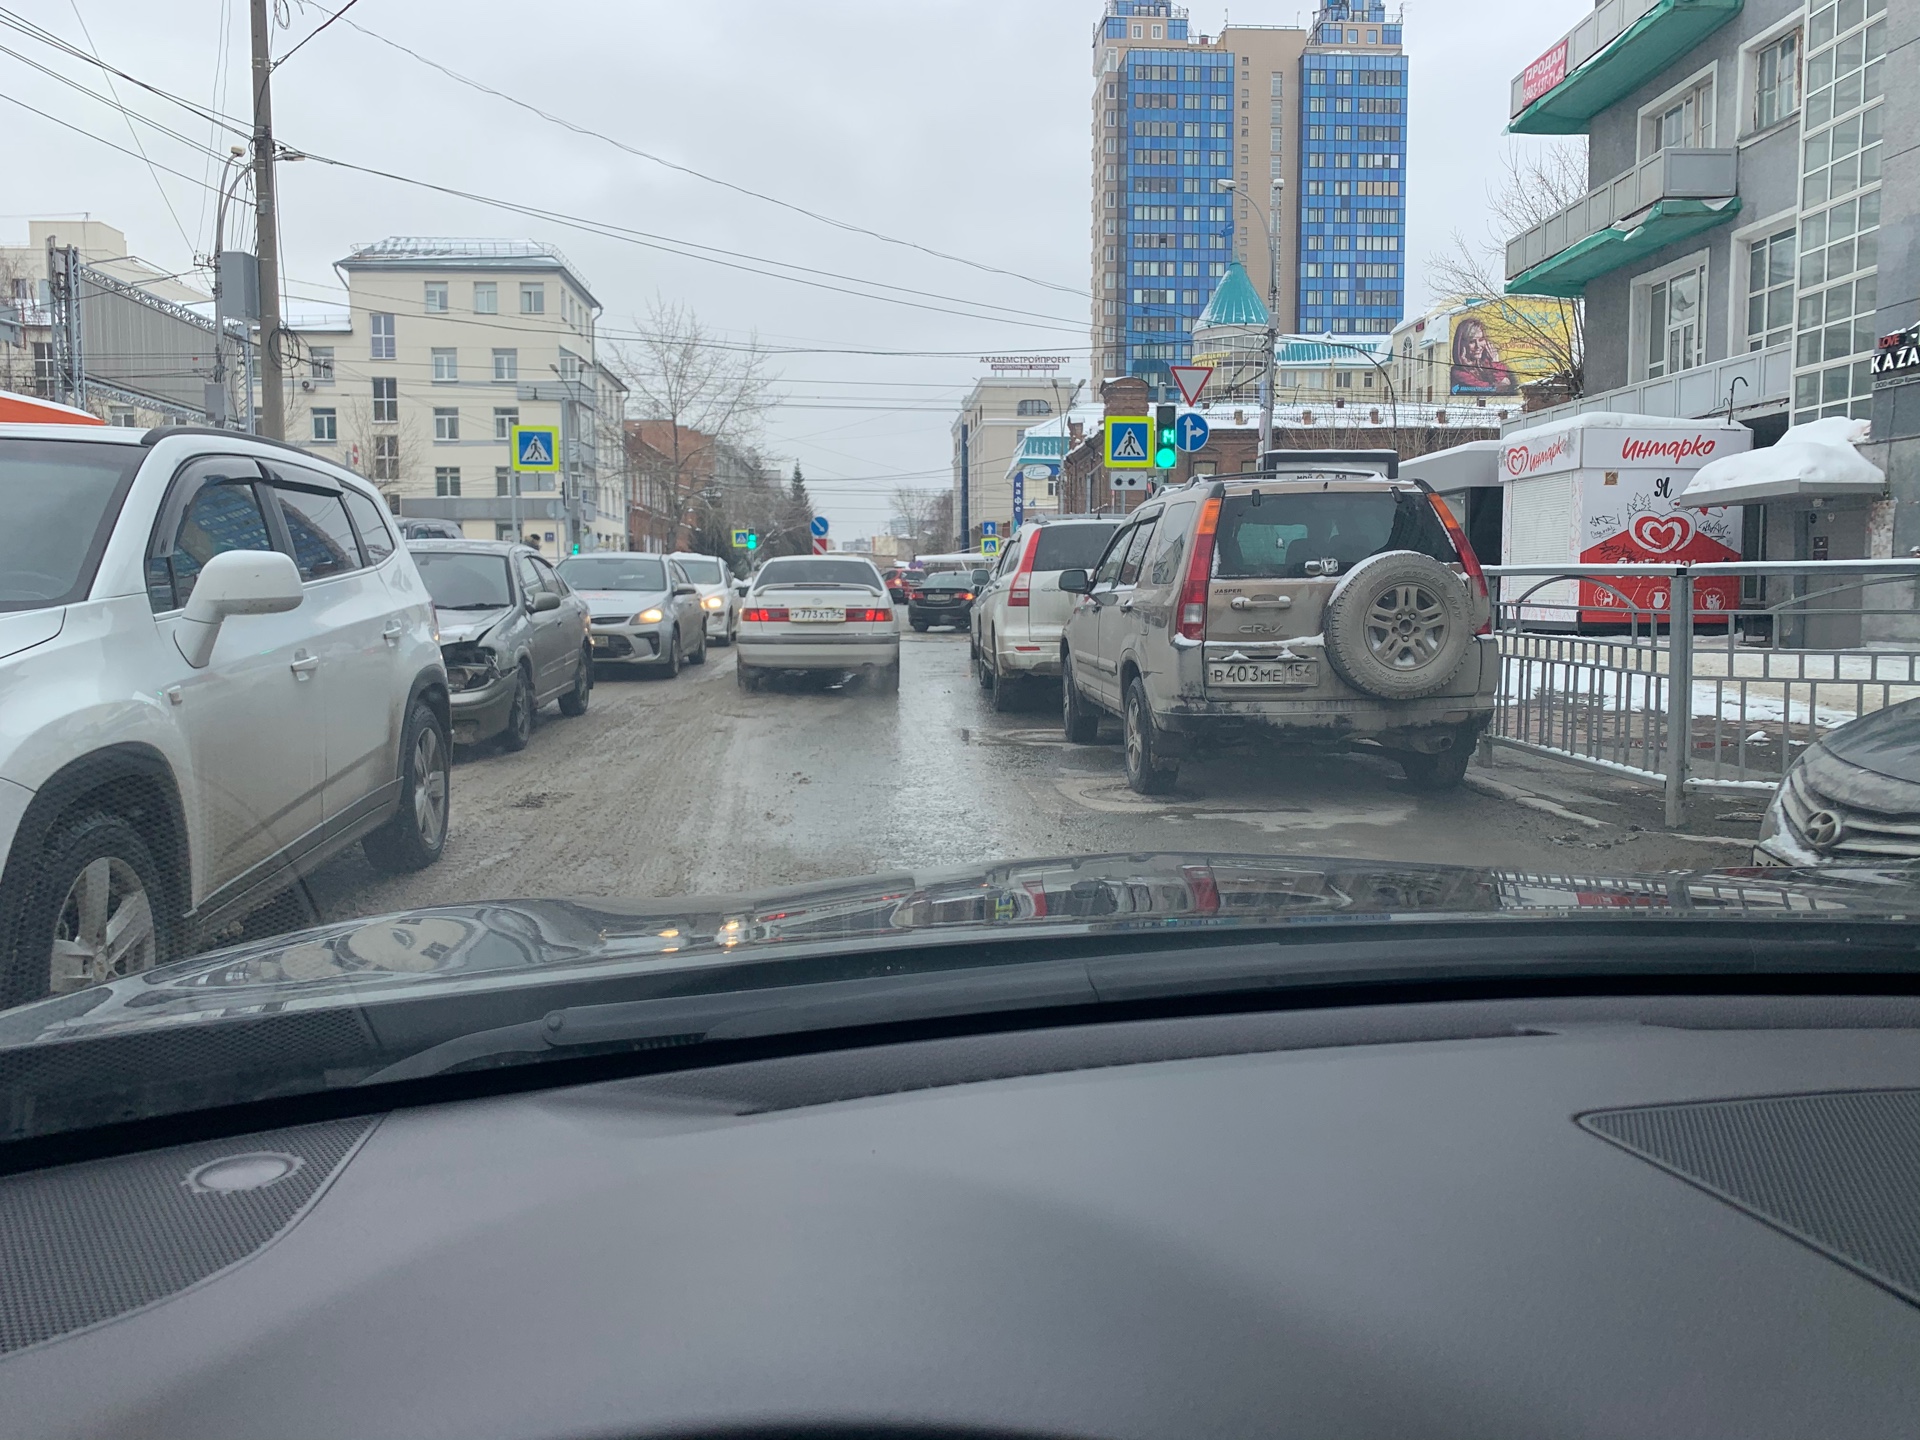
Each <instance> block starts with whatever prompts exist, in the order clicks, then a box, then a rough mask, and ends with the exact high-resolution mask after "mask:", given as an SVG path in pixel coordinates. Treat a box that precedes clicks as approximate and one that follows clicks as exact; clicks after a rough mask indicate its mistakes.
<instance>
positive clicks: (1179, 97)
mask: <svg viewBox="0 0 1920 1440" xmlns="http://www.w3.org/2000/svg"><path fill="white" fill-rule="evenodd" d="M1140 8H1146V7H1145V6H1142V7H1140ZM1162 8H1163V9H1164V7H1162ZM1109 18H1110V19H1112V18H1120V17H1109ZM1119 76H1120V86H1121V93H1122V96H1123V98H1124V100H1125V104H1124V106H1123V110H1122V113H1123V114H1124V115H1125V116H1126V133H1125V135H1124V136H1123V137H1122V141H1121V143H1122V145H1123V146H1124V147H1125V153H1124V155H1123V157H1122V163H1121V166H1120V169H1119V173H1118V176H1117V179H1118V180H1119V182H1120V184H1121V199H1122V205H1123V206H1124V214H1123V215H1122V216H1121V217H1120V228H1121V231H1122V235H1123V244H1122V248H1121V255H1120V259H1121V261H1122V270H1121V275H1120V285H1121V287H1122V293H1121V296H1120V304H1119V306H1118V309H1119V311H1120V314H1121V317H1122V318H1121V324H1120V326H1119V327H1118V328H1119V329H1120V331H1121V335H1120V337H1119V338H1120V340H1121V343H1122V344H1123V345H1124V353H1125V360H1124V367H1123V368H1124V370H1125V372H1126V373H1128V374H1137V373H1140V372H1142V371H1143V370H1145V371H1153V370H1157V369H1158V368H1159V367H1160V366H1161V365H1167V364H1175V365H1177V364H1180V363H1182V362H1184V361H1185V360H1186V359H1187V357H1188V354H1189V351H1190V349H1191V345H1190V343H1189V337H1190V336H1191V334H1192V331H1193V322H1194V321H1195V320H1196V319H1197V318H1199V315H1200V312H1201V310H1202V309H1204V308H1205V306H1206V303H1207V300H1208V298H1209V297H1210V296H1211V295H1212V294H1213V287H1214V286H1215V285H1217V284H1218V283H1219V281H1220V277H1221V276H1222V275H1224V274H1225V273H1226V269H1227V260H1228V258H1229V256H1230V255H1231V254H1232V249H1233V218H1232V212H1231V208H1230V201H1231V196H1229V195H1228V194H1227V193H1226V192H1225V191H1223V190H1221V189H1220V187H1219V184H1218V182H1219V181H1221V180H1224V179H1227V178H1229V177H1230V176H1231V175H1232V173H1233V138H1232V137H1233V113H1234V65H1233V57H1232V56H1231V55H1229V54H1226V53H1224V52H1220V51H1198V52H1197V53H1196V52H1195V51H1183V50H1154V49H1151V48H1149V49H1136V50H1129V51H1128V52H1127V54H1126V57H1125V60H1124V62H1123V64H1122V67H1121V70H1120V72H1119Z"/></svg>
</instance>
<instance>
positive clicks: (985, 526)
mask: <svg viewBox="0 0 1920 1440" xmlns="http://www.w3.org/2000/svg"><path fill="white" fill-rule="evenodd" d="M980 533H981V534H982V535H998V534H999V533H1000V522H999V521H998V520H982V521H981V522H980Z"/></svg>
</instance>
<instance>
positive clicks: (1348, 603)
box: [1325, 550, 1473, 700]
mask: <svg viewBox="0 0 1920 1440" xmlns="http://www.w3.org/2000/svg"><path fill="white" fill-rule="evenodd" d="M1325 626H1326V646H1327V660H1328V662H1329V663H1330V664H1332V666H1333V668H1334V670H1335V671H1336V672H1338V674H1339V675H1340V677H1341V678H1342V679H1343V680H1345V681H1346V682H1347V683H1348V684H1349V685H1351V686H1353V688H1354V689H1356V690H1362V691H1365V692H1366V693H1367V694H1369V695H1377V696H1379V697H1380V698H1381V699H1382V700H1418V699H1419V698H1421V697H1422V696H1424V695H1432V694H1435V693H1437V692H1438V691H1440V690H1442V689H1444V688H1445V687H1446V683H1447V681H1449V680H1450V679H1452V678H1453V674H1454V672H1455V671H1456V670H1458V669H1459V668H1460V662H1461V661H1462V660H1464V659H1465V658H1466V655H1467V650H1468V648H1469V647H1470V646H1471V645H1472V643H1473V634H1472V626H1473V620H1472V613H1471V611H1470V610H1469V608H1468V605H1467V591H1466V587H1465V586H1464V585H1462V584H1461V583H1460V577H1459V576H1458V575H1455V574H1454V573H1453V572H1452V571H1451V570H1449V569H1447V567H1446V566H1444V565H1442V564H1441V563H1440V562H1439V561H1438V560H1434V559H1431V558H1430V557H1428V556H1425V555H1421V554H1418V553H1416V552H1415V551H1412V550H1388V551H1385V552H1384V553H1382V554H1379V555H1374V556H1371V557H1369V558H1368V559H1365V560H1362V561H1361V562H1360V563H1359V564H1358V565H1356V566H1354V567H1353V569H1352V570H1351V571H1350V572H1349V573H1348V574H1347V577H1346V578H1345V579H1344V580H1342V581H1341V582H1340V584H1339V586H1338V587H1337V588H1336V589H1335V590H1334V592H1333V598H1332V599H1330V600H1328V601H1327V610H1326V621H1325Z"/></svg>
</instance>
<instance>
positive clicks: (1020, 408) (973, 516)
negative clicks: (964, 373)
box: [951, 374, 1080, 546]
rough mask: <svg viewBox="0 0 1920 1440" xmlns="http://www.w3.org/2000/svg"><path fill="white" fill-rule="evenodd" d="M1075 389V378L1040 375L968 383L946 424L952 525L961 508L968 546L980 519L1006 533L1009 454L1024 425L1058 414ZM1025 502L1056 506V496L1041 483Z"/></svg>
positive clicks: (1032, 506)
mask: <svg viewBox="0 0 1920 1440" xmlns="http://www.w3.org/2000/svg"><path fill="white" fill-rule="evenodd" d="M1079 389H1080V385H1079V382H1077V381H1074V380H1068V379H1062V378H1059V377H1056V376H1050V375H1044V374H1039V375H1007V374H996V375H986V376H982V377H981V378H980V379H978V380H976V381H975V382H974V384H973V389H972V390H970V391H969V392H968V393H967V398H966V399H965V400H963V401H962V402H961V404H960V413H959V414H958V415H956V416H955V417H954V420H953V424H952V427H951V429H952V437H953V518H954V523H955V525H958V524H959V523H960V517H961V515H962V513H963V512H964V513H965V515H966V521H967V529H968V532H969V535H968V540H967V543H968V545H969V546H971V545H972V544H973V543H974V542H975V541H977V540H978V539H979V538H980V533H981V532H980V525H981V522H982V521H987V520H991V521H993V522H994V523H995V524H996V525H998V526H999V533H1000V534H1002V535H1007V534H1010V533H1011V530H1012V524H1013V482H1012V481H1011V480H1010V479H1009V478H1008V474H1007V469H1008V466H1009V465H1010V464H1011V463H1012V461H1013V457H1014V453H1015V452H1016V451H1017V450H1018V449H1019V448H1020V442H1021V441H1023V440H1024V439H1026V436H1027V431H1028V430H1030V429H1032V428H1033V427H1034V426H1036V425H1038V424H1040V423H1041V422H1043V421H1045V420H1047V419H1049V418H1050V417H1053V416H1056V415H1061V414H1064V413H1065V412H1066V411H1067V409H1068V408H1069V407H1070V406H1071V405H1072V404H1073V400H1074V396H1075V395H1076V394H1077V393H1078V391H1079ZM962 455H964V456H965V457H966V458H965V465H964V470H963V466H962V460H961V457H962ZM963 487H964V490H965V496H966V499H965V504H964V505H963V504H962V501H961V495H962V488H963ZM1026 507H1027V510H1028V511H1029V512H1031V513H1043V512H1047V511H1052V510H1054V509H1057V508H1058V501H1057V499H1056V498H1055V496H1054V495H1053V494H1052V493H1050V492H1048V491H1047V490H1046V489H1045V488H1044V487H1041V488H1037V489H1035V490H1034V491H1032V492H1030V493H1029V494H1028V495H1027V496H1026Z"/></svg>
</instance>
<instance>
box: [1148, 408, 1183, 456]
mask: <svg viewBox="0 0 1920 1440" xmlns="http://www.w3.org/2000/svg"><path fill="white" fill-rule="evenodd" d="M1174 418H1175V407H1174V406H1172V405H1156V406H1154V407H1153V468H1154V469H1156V470H1171V469H1173V467H1174V466H1176V465H1178V464H1179V463H1180V445H1179V441H1178V440H1177V439H1176V438H1175V436H1174V433H1173V422H1174Z"/></svg>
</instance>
